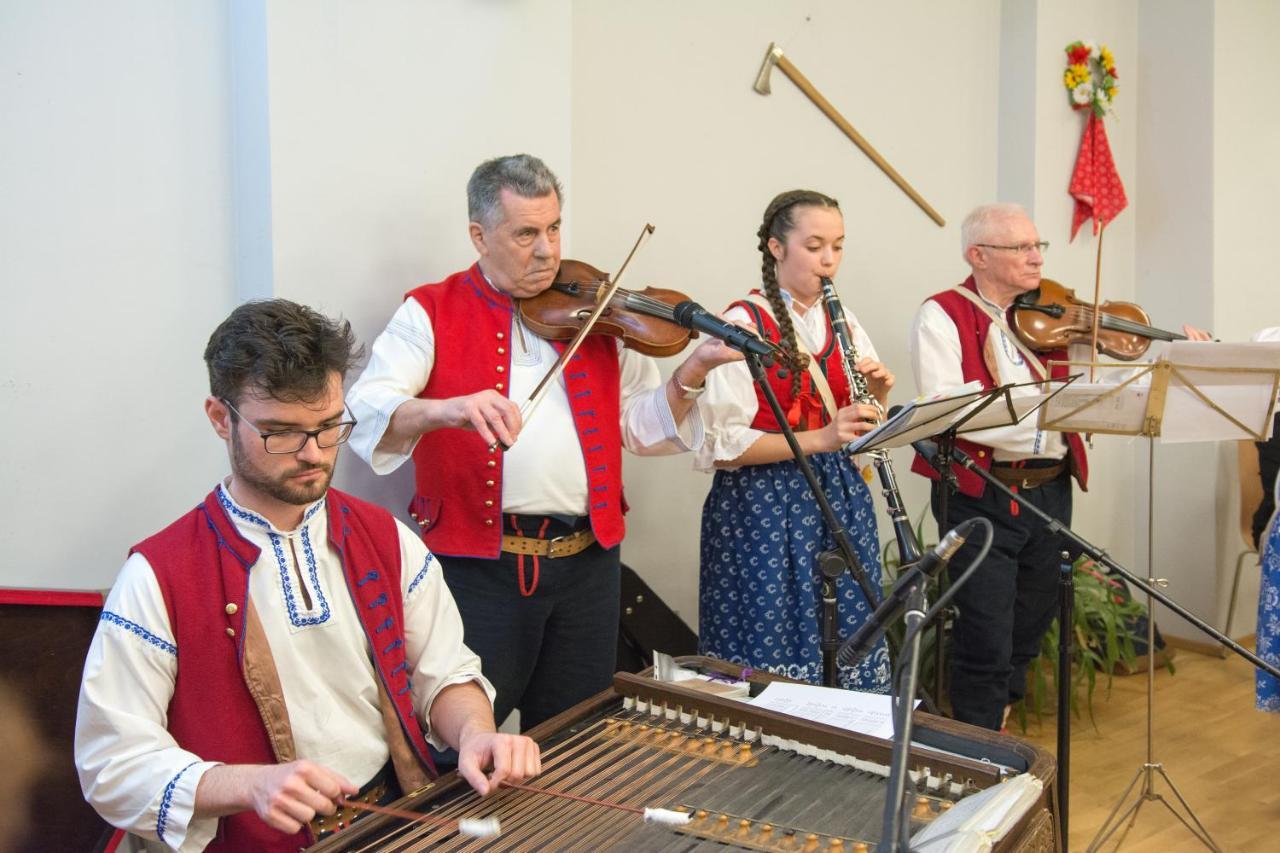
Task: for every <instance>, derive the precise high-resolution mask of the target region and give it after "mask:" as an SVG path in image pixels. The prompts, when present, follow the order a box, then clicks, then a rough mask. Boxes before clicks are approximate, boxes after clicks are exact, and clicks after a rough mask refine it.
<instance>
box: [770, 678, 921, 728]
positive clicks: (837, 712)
mask: <svg viewBox="0 0 1280 853" xmlns="http://www.w3.org/2000/svg"><path fill="white" fill-rule="evenodd" d="M891 702H892V700H891V699H890V697H888V696H886V695H884V694H881V693H861V692H859V691H857V690H838V689H836V688H834V687H818V686H816V685H813V684H790V683H788V682H784V681H775V682H773V683H772V684H770V685H769V686H768V687H766V688H765V689H764V691H763V692H762V693H761V694H760V695H759V696H757V697H756V698H755V699H752V700H751V704H752V705H754V706H756V707H757V708H767V709H768V710H770V711H777V712H778V713H780V714H789V715H791V716H793V717H799V718H801V719H803V720H812V721H814V722H815V723H826V724H827V725H829V726H838V727H839V728H842V729H848V730H849V731H851V732H861V733H862V734H867V735H873V736H874V737H879V738H884V739H886V740H892V739H893V709H892V705H891ZM919 704H920V703H919V702H916V705H919Z"/></svg>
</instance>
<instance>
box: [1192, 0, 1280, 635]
mask: <svg viewBox="0 0 1280 853" xmlns="http://www.w3.org/2000/svg"><path fill="white" fill-rule="evenodd" d="M1277 33H1280V5H1277V4H1276V3H1272V2H1268V0H1243V2H1242V1H1241V0H1236V2H1232V3H1218V4H1216V5H1215V7H1214V20H1213V42H1214V50H1213V56H1214V70H1213V112H1212V118H1213V122H1212V126H1213V133H1214V137H1213V175H1214V182H1213V226H1212V227H1213V247H1214V252H1213V282H1214V291H1213V323H1214V325H1213V331H1214V333H1215V334H1217V335H1218V336H1220V337H1221V338H1222V339H1223V340H1233V341H1243V340H1248V339H1249V338H1250V337H1251V336H1252V335H1253V333H1254V332H1256V331H1258V330H1259V329H1261V328H1264V327H1267V326H1277V325H1280V274H1277V270H1278V269H1280V241H1278V240H1277V239H1276V238H1275V234H1274V217H1273V216H1272V215H1270V211H1271V209H1272V207H1273V205H1274V202H1275V199H1276V198H1277V197H1280V160H1277V157H1276V152H1280V122H1278V121H1276V120H1275V116H1276V112H1277V109H1278V106H1277V105H1278V103H1280V90H1278V89H1277V86H1276V81H1277V80H1280V55H1278V54H1277V53H1276V50H1275V43H1276V35H1277ZM1214 461H1215V462H1216V463H1217V473H1218V488H1217V490H1216V494H1215V498H1216V499H1217V500H1216V503H1217V509H1218V524H1217V528H1216V529H1217V537H1216V539H1217V542H1216V544H1217V548H1216V550H1215V554H1216V556H1217V565H1218V567H1219V569H1218V572H1217V576H1216V578H1215V580H1216V589H1215V592H1216V600H1215V607H1214V609H1213V610H1212V611H1209V612H1210V615H1211V617H1212V618H1213V620H1214V624H1217V625H1224V624H1225V620H1226V612H1227V608H1228V605H1229V601H1230V595H1231V580H1232V578H1231V574H1232V571H1233V570H1234V567H1235V560H1236V556H1237V555H1238V554H1239V553H1240V550H1241V549H1242V548H1243V547H1244V544H1243V542H1242V540H1241V537H1240V535H1239V533H1238V532H1237V531H1238V529H1239V526H1238V523H1237V518H1238V517H1239V503H1240V490H1239V487H1238V484H1239V479H1238V477H1237V476H1236V474H1237V470H1236V469H1237V464H1238V463H1237V459H1236V452H1235V448H1234V447H1232V446H1231V445H1230V444H1229V443H1224V444H1222V445H1221V446H1220V447H1219V448H1218V454H1217V457H1216V458H1215V460H1214ZM1257 590H1258V572H1257V571H1256V570H1250V571H1247V572H1245V573H1243V574H1242V576H1241V581H1240V592H1239V602H1238V604H1237V606H1236V616H1235V619H1234V622H1233V630H1232V633H1233V634H1235V635H1237V636H1238V635H1242V634H1247V633H1250V632H1251V631H1252V630H1253V626H1254V619H1255V617H1254V614H1255V613H1256V612H1257V611H1256V601H1257Z"/></svg>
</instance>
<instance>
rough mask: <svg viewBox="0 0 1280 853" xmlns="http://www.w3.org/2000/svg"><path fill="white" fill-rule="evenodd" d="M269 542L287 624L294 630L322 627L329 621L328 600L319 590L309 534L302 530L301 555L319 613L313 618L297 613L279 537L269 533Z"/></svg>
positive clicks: (291, 582) (295, 598) (291, 584)
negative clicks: (286, 611)
mask: <svg viewBox="0 0 1280 853" xmlns="http://www.w3.org/2000/svg"><path fill="white" fill-rule="evenodd" d="M267 538H268V539H270V540H271V549H272V550H273V551H275V554H276V567H277V568H278V569H279V570H280V586H281V588H282V589H283V590H284V603H285V608H286V609H287V610H288V611H289V622H290V624H292V625H293V626H294V627H295V628H306V627H308V626H310V625H323V624H324V623H325V622H328V621H329V615H330V613H329V599H327V598H325V595H324V590H323V589H321V588H320V567H319V566H317V565H316V552H315V550H314V549H313V548H312V547H311V534H310V533H308V532H307V528H306V527H303V528H302V553H303V556H305V557H306V560H307V574H308V575H309V576H310V577H311V587H312V588H313V589H314V590H315V593H316V604H317V605H318V606H319V612H318V613H317V614H316V615H314V616H301V615H299V613H298V599H297V597H296V596H295V595H294V592H293V576H292V575H291V574H290V573H289V564H288V562H287V561H286V560H285V557H284V548H283V547H282V546H281V544H280V536H279V534H277V533H274V532H271V533H268V534H267Z"/></svg>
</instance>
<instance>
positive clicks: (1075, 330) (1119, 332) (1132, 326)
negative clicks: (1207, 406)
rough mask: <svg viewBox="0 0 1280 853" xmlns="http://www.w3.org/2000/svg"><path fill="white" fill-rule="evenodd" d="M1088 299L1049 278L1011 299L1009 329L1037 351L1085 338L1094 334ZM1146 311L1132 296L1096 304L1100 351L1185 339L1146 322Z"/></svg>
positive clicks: (1117, 354)
mask: <svg viewBox="0 0 1280 853" xmlns="http://www.w3.org/2000/svg"><path fill="white" fill-rule="evenodd" d="M1093 317H1094V308H1093V303H1092V302H1085V301H1082V300H1080V299H1077V298H1076V292H1075V291H1074V290H1072V289H1071V288H1068V287H1063V286H1062V285H1061V284H1058V282H1056V281H1053V280H1052V279H1047V278H1043V279H1041V280H1040V287H1039V288H1037V289H1036V290H1031V291H1028V292H1027V293H1024V294H1022V295H1021V296H1019V297H1018V298H1016V299H1015V300H1014V301H1013V331H1014V332H1015V333H1016V334H1017V336H1018V337H1019V338H1021V339H1022V342H1023V343H1025V344H1026V345H1027V346H1028V347H1030V348H1031V349H1033V350H1036V351H1037V352H1044V351H1047V350H1056V349H1063V348H1064V347H1066V346H1067V345H1068V344H1074V343H1089V342H1090V341H1091V340H1092V338H1093ZM1150 322H1151V318H1150V317H1148V316H1147V312H1145V311H1143V310H1142V308H1141V307H1140V306H1138V305H1135V304H1134V303H1132V302H1103V303H1102V304H1101V305H1099V306H1098V351H1099V352H1101V353H1103V354H1104V355H1109V356H1111V357H1112V358H1117V359H1120V360H1121V361H1133V360H1134V359H1137V358H1141V357H1142V355H1143V353H1145V352H1146V351H1147V349H1148V348H1150V346H1151V342H1152V341H1153V340H1157V341H1185V340H1186V339H1187V336H1186V335H1180V334H1178V333H1177V332H1166V331H1165V330H1164V329H1157V328H1155V327H1154V326H1152V325H1150Z"/></svg>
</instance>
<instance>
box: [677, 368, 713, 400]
mask: <svg viewBox="0 0 1280 853" xmlns="http://www.w3.org/2000/svg"><path fill="white" fill-rule="evenodd" d="M671 381H672V382H674V383H676V387H677V388H679V389H680V399H681V400H696V399H698V398H699V397H701V396H702V392H703V391H706V390H707V383H706V381H705V380H704V381H703V383H702V384H701V385H699V386H698V387H697V388H690V387H689V386H688V385H685V384H684V383H683V382H681V381H680V379H679V378H678V377H677V376H676V375H675V373H672V374H671Z"/></svg>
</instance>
